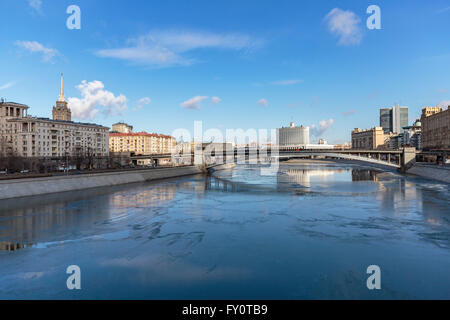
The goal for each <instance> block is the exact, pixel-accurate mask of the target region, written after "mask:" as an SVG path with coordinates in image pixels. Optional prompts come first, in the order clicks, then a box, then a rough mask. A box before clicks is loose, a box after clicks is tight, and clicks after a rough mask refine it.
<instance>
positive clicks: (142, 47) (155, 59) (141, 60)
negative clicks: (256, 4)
mask: <svg viewBox="0 0 450 320" xmlns="http://www.w3.org/2000/svg"><path fill="white" fill-rule="evenodd" d="M128 43H129V45H128V46H126V47H122V48H116V49H103V50H98V51H97V52H96V54H97V55H98V56H99V57H102V58H116V59H121V60H125V61H129V62H132V63H135V64H143V65H149V66H153V67H170V66H176V65H182V66H186V65H191V64H193V63H195V62H196V60H195V59H193V58H190V57H187V56H186V55H185V53H187V52H191V51H194V50H198V49H228V50H251V49H253V48H256V47H258V46H260V45H261V43H262V42H261V41H260V40H254V39H251V38H250V37H249V36H247V35H242V34H218V33H211V32H198V31H180V30H165V31H161V30H154V31H152V32H150V33H148V34H146V35H143V36H140V37H138V38H136V39H129V40H128Z"/></svg>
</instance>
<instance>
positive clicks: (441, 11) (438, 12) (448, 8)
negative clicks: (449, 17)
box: [436, 7, 450, 14]
mask: <svg viewBox="0 0 450 320" xmlns="http://www.w3.org/2000/svg"><path fill="white" fill-rule="evenodd" d="M449 10H450V7H446V8H442V9H441V10H439V11H437V12H436V13H437V14H441V13H444V12H447V11H449Z"/></svg>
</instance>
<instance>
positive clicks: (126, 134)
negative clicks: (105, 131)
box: [109, 132, 175, 139]
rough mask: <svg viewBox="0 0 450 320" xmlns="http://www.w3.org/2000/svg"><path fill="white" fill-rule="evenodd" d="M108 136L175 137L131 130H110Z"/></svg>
mask: <svg viewBox="0 0 450 320" xmlns="http://www.w3.org/2000/svg"><path fill="white" fill-rule="evenodd" d="M109 136H110V137H139V136H144V137H156V138H166V139H170V138H172V139H175V138H174V137H172V136H167V135H164V134H157V133H147V132H133V133H116V132H110V133H109Z"/></svg>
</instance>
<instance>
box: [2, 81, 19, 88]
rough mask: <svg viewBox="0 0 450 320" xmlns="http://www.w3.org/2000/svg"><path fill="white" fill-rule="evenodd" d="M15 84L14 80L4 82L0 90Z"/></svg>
mask: <svg viewBox="0 0 450 320" xmlns="http://www.w3.org/2000/svg"><path fill="white" fill-rule="evenodd" d="M15 84H16V82H15V81H11V82H8V83H5V84H4V85H2V86H0V90H5V89H8V88H11V87H12V86H14V85H15Z"/></svg>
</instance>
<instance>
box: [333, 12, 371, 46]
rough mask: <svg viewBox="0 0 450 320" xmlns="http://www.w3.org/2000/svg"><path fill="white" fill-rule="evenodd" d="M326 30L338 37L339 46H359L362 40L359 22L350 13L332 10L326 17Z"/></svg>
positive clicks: (352, 13)
mask: <svg viewBox="0 0 450 320" xmlns="http://www.w3.org/2000/svg"><path fill="white" fill-rule="evenodd" d="M325 21H327V22H328V29H329V30H330V32H331V33H333V34H335V35H336V36H338V37H339V41H338V43H339V44H342V45H352V44H359V43H360V42H361V40H362V31H361V26H360V23H361V20H360V19H359V18H358V16H357V15H356V14H355V13H354V12H352V11H349V10H348V11H344V10H341V9H339V8H334V9H333V10H331V11H330V12H329V13H328V14H327V15H326V16H325Z"/></svg>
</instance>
